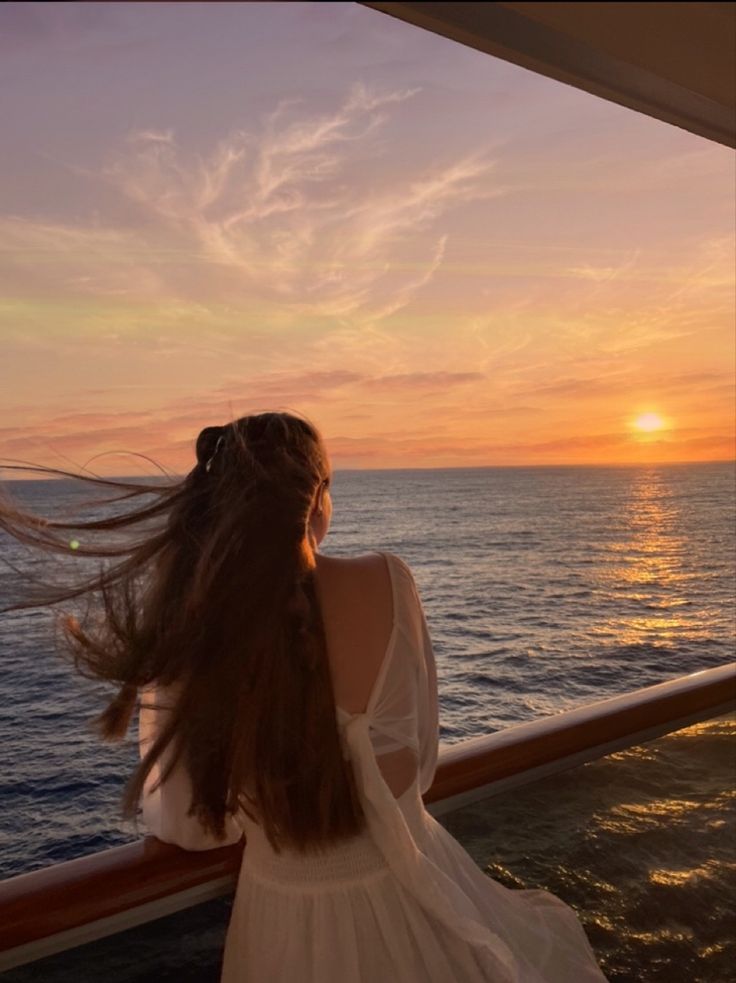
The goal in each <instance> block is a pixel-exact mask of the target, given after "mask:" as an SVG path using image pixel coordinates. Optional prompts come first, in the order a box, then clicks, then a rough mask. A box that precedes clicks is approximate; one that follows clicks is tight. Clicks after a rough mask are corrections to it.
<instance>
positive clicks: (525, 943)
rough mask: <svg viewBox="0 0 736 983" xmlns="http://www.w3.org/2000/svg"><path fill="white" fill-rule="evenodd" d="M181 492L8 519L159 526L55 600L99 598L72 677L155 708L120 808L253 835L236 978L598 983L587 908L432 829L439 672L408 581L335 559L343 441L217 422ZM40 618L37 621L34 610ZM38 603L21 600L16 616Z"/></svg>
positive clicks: (179, 834)
mask: <svg viewBox="0 0 736 983" xmlns="http://www.w3.org/2000/svg"><path fill="white" fill-rule="evenodd" d="M196 452H197V464H196V466H195V467H194V468H193V470H192V471H191V472H190V473H189V474H188V475H187V476H186V478H184V480H183V481H181V482H180V483H173V484H165V485H157V486H152V485H150V484H145V485H135V484H130V483H120V482H104V481H103V480H102V479H86V480H93V481H95V480H96V481H103V483H108V484H113V485H115V486H120V485H121V484H122V487H123V488H124V489H125V491H126V494H125V495H123V496H122V497H121V498H119V499H113V500H112V501H122V500H127V499H128V498H131V497H136V496H139V495H145V496H147V497H150V496H151V495H153V496H154V499H155V501H154V502H153V504H150V503H148V504H146V505H143V506H141V507H140V508H139V509H138V510H137V511H134V512H127V513H124V514H122V515H117V516H114V517H112V518H108V519H106V520H97V521H91V522H87V523H81V524H80V523H74V524H71V523H68V524H67V523H61V522H48V523H44V522H42V521H41V522H40V521H39V520H37V519H35V518H33V517H31V516H28V515H27V514H25V513H22V512H20V511H18V510H12V509H10V508H5V509H3V510H2V511H0V527H2V528H4V529H5V530H6V531H7V532H10V533H11V534H13V535H15V536H16V537H17V538H19V539H22V540H23V541H25V542H29V543H33V544H34V545H39V546H43V547H45V548H47V549H53V550H57V551H64V552H68V545H67V541H66V540H65V539H64V538H63V537H59V536H57V535H56V534H55V533H54V532H53V530H65V531H68V530H70V529H74V530H75V531H76V530H80V529H83V530H87V531H89V532H92V531H99V530H117V529H127V528H132V527H136V526H138V527H141V526H142V527H144V529H145V535H144V536H143V537H142V538H140V539H139V541H138V542H137V543H135V544H130V543H128V544H124V545H120V544H118V545H113V544H110V545H108V546H106V547H99V548H94V547H84V546H82V545H80V546H79V547H78V549H77V551H76V552H77V553H78V554H79V555H87V556H105V557H123V559H122V560H121V561H120V562H119V563H117V565H114V566H112V567H111V568H109V569H107V570H106V571H102V572H101V573H100V575H99V577H97V578H94V579H93V580H91V581H88V582H86V583H84V584H82V585H80V586H79V587H77V588H74V589H72V590H67V591H64V592H61V593H59V594H57V595H56V596H54V597H53V598H49V597H47V598H46V600H47V602H48V603H58V601H60V600H65V599H70V598H73V597H78V596H81V595H83V594H85V593H88V592H90V591H95V590H96V591H99V592H100V594H101V596H102V600H103V611H104V614H103V616H102V617H101V618H100V619H98V621H97V623H96V624H95V623H94V622H93V621H92V620H91V619H89V618H88V619H87V620H90V624H88V625H83V624H80V622H79V621H78V620H77V619H75V618H72V617H67V618H66V619H65V620H64V622H63V625H64V629H65V638H66V641H67V643H68V646H69V648H70V651H71V652H72V654H73V656H74V659H75V663H76V665H77V667H78V668H79V669H80V670H81V671H83V672H85V673H87V674H90V675H92V676H94V677H96V678H102V679H106V680H112V681H114V682H115V683H117V684H118V685H119V691H118V693H117V695H116V696H115V698H114V699H113V700H112V702H111V703H110V705H109V706H108V707H107V709H106V710H105V712H104V713H103V714H102V716H101V717H100V726H101V731H102V734H103V736H104V737H106V738H108V739H116V738H122V737H123V736H124V735H125V733H126V731H127V729H128V725H129V722H130V719H131V717H132V714H133V710H134V707H135V705H136V703H137V701H138V698H140V715H139V738H140V749H141V763H140V766H139V768H138V770H137V771H136V773H135V774H134V775H133V776H132V777H131V779H130V781H129V783H128V785H127V787H126V791H125V796H124V812H125V814H126V815H128V816H135V815H136V814H137V810H138V806H139V804H140V805H142V811H143V818H144V821H145V822H146V824H147V826H148V828H149V829H150V830H151V831H152V832H153V833H155V835H156V836H158V837H159V838H160V839H162V840H165V841H166V842H169V843H176V844H178V845H179V846H181V847H184V848H185V849H188V850H202V849H209V848H212V847H217V846H221V845H223V844H224V843H236V842H237V841H238V840H239V839H240V838H241V836H242V835H243V834H245V837H246V847H245V852H244V859H243V865H242V868H241V873H240V877H239V882H238V887H237V892H236V896H235V902H234V905H233V909H232V916H231V921H230V925H229V929H228V934H227V941H226V946H225V952H224V960H223V968H222V981H223V983H240V981H258V983H262V981H266V980H268V981H269V983H279V981H281V983H287V981H288V983H294V981H298V983H386V981H406V983H481V981H494V983H511V981H518V983H521V981H524V983H527V981H528V983H533V981H534V983H536V981H539V983H541V981H546V983H571V981H575V983H587V981H590V983H593V981H601V980H605V977H604V976H603V974H602V973H601V971H600V969H599V968H598V965H597V963H596V960H595V956H594V954H593V951H592V949H591V947H590V945H589V943H588V940H587V937H586V935H585V932H584V931H583V928H582V926H581V924H580V922H579V920H578V918H577V916H576V914H575V912H574V911H573V910H572V908H570V907H568V906H567V905H566V904H565V903H563V902H562V901H561V900H560V899H559V898H557V897H555V896H554V895H552V894H550V893H548V892H546V891H541V890H524V891H512V890H509V889H507V888H505V887H503V886H502V885H500V884H498V883H497V882H496V881H493V880H492V879H491V878H489V877H488V876H487V875H486V874H484V873H483V872H482V871H481V870H480V869H479V868H478V867H477V866H476V864H475V862H474V861H473V860H472V858H471V857H470V856H469V855H468V854H467V853H466V852H465V851H464V849H463V848H462V847H461V846H460V845H459V844H458V843H457V841H456V840H454V839H453V837H452V836H450V834H449V833H448V832H447V831H446V830H445V829H444V828H443V827H442V826H441V825H440V824H439V823H437V822H436V821H435V820H434V819H433V818H432V817H431V815H430V814H429V813H428V812H427V811H426V810H425V808H424V805H423V801H422V793H424V792H426V791H427V789H428V788H429V787H430V785H431V784H432V780H433V776H434V772H435V767H436V763H437V750H438V735H439V728H438V704H437V684H436V671H435V663H434V656H433V654H432V646H431V642H430V638H429V633H428V631H427V624H426V621H425V618H424V614H423V611H422V605H421V602H420V599H419V596H418V594H417V589H416V586H415V583H414V579H413V577H412V573H411V571H410V569H409V568H408V566H407V565H406V564H405V563H404V562H403V561H402V560H400V559H399V558H398V557H397V556H394V555H392V554H390V553H381V554H378V553H377V554H369V555H367V556H363V557H356V558H350V559H344V558H336V557H327V556H323V555H321V554H320V553H319V551H318V548H319V545H320V543H321V542H322V540H323V539H324V537H325V535H326V533H327V530H328V527H329V524H330V516H331V513H332V504H331V498H330V482H331V469H330V464H329V460H328V455H327V451H326V449H325V446H324V442H323V440H322V439H321V437H320V436H319V434H318V432H317V431H316V429H315V428H314V426H313V425H311V424H310V423H309V422H308V421H306V420H304V419H301V418H299V417H297V416H294V415H291V414H287V413H262V414H258V415H254V416H247V417H243V418H241V419H239V420H236V421H234V422H232V423H230V424H228V425H226V426H224V427H207V428H205V429H204V430H203V431H202V432H201V433H200V435H199V437H198V439H197V445H196ZM31 603H38V602H37V601H36V602H30V603H29V604H26V605H23V606H31ZM17 606H20V605H17Z"/></svg>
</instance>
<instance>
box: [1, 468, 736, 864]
mask: <svg viewBox="0 0 736 983" xmlns="http://www.w3.org/2000/svg"><path fill="white" fill-rule="evenodd" d="M5 487H6V488H7V489H8V490H9V491H10V493H11V494H12V495H13V496H14V498H15V500H16V501H18V502H19V503H20V504H21V505H23V506H24V507H26V508H28V509H30V510H31V511H33V512H34V513H35V514H37V515H41V516H46V517H49V516H52V515H54V514H55V513H56V512H58V510H59V509H62V508H64V507H67V506H69V505H70V504H71V503H72V502H74V501H75V500H79V499H80V498H84V499H88V498H91V497H94V495H95V494H96V491H95V489H94V488H93V486H90V485H88V484H82V483H79V484H76V483H74V482H72V481H67V480H64V481H20V482H12V483H10V482H9V483H7V485H6V486H5ZM80 488H81V491H80ZM735 488H736V471H735V466H734V464H733V463H731V462H723V463H720V462H719V463H707V464H677V465H651V466H639V465H637V466H628V467H528V468H524V467H513V468H468V469H465V468H457V469H438V470H393V471H339V470H338V471H336V472H335V474H334V479H333V487H332V492H333V503H334V514H333V521H332V526H331V529H330V532H329V534H328V536H327V537H326V539H325V540H324V542H323V544H322V547H321V550H322V552H324V553H326V554H331V555H336V556H337V555H352V554H358V553H363V552H369V551H374V550H385V551H389V552H392V553H396V554H398V555H399V556H400V557H402V558H403V559H404V560H405V561H406V562H407V563H408V564H409V565H410V567H411V568H412V570H413V571H414V575H415V578H416V581H417V585H418V588H419V593H420V596H421V598H422V601H423V604H424V608H425V612H426V616H427V621H428V624H429V628H430V633H431V637H432V640H433V645H434V650H435V655H436V660H437V666H438V682H439V691H440V720H441V740H442V741H443V742H444V743H448V744H449V743H454V742H456V741H461V740H463V739H465V738H468V737H471V736H476V735H479V734H483V733H487V732H489V731H494V730H498V729H500V728H504V727H508V726H510V725H511V724H515V723H518V722H521V721H526V720H531V719H534V718H537V717H541V716H544V715H547V714H552V713H555V712H558V711H560V710H564V709H568V708H571V707H575V706H580V705H583V704H586V703H590V702H594V701H596V700H601V699H605V698H606V697H609V696H614V695H618V694H621V693H626V692H629V691H631V690H635V689H638V688H640V687H643V686H649V685H652V684H654V683H659V682H662V681H664V680H667V679H672V678H674V677H676V676H681V675H684V674H686V673H691V672H695V671H697V670H700V669H705V668H708V667H711V666H717V665H722V664H724V663H726V662H729V661H731V660H732V659H733V658H734V641H735V638H736V597H735V593H734V592H735V585H736V521H735V519H736V496H735V494H734V493H735ZM103 491H104V489H103V490H102V491H101V492H100V494H102V492H103ZM0 559H5V560H8V561H9V562H10V563H12V564H13V565H14V566H16V567H18V568H19V569H22V570H24V571H27V572H28V573H29V574H31V575H34V576H35V575H38V574H39V573H40V572H41V571H42V570H43V571H44V572H45V571H46V570H47V567H45V566H44V565H43V563H42V561H41V559H40V558H39V557H37V556H35V555H34V554H33V553H32V552H30V551H29V550H28V548H26V547H22V546H20V545H19V544H17V543H16V542H15V541H14V540H9V539H8V537H7V536H3V534H1V533H0ZM45 562H46V561H44V563H45ZM80 563H81V564H82V565H83V564H84V563H89V561H85V560H83V559H81V558H80V557H78V556H75V555H74V554H73V553H72V551H70V557H69V559H68V560H67V559H63V560H59V561H56V562H55V563H54V565H53V568H52V569H53V570H55V571H56V572H57V575H58V576H59V577H63V576H64V575H65V571H69V570H72V571H73V572H74V573H75V574H77V573H78V572H79V569H78V568H77V567H76V566H75V565H76V564H80ZM17 589H18V578H17V575H16V574H15V573H14V572H13V570H12V569H10V568H9V567H8V566H7V565H6V564H0V603H4V602H5V601H6V598H8V597H10V596H15V593H14V592H16V591H17ZM107 692H108V690H107V688H106V687H105V686H104V685H102V684H99V683H96V682H92V681H90V680H86V679H82V678H80V677H78V676H76V675H75V674H74V673H73V672H72V670H71V669H70V668H69V666H68V664H67V663H65V662H64V661H62V659H60V657H59V656H58V654H57V653H56V652H55V646H54V637H53V614H52V612H51V611H50V610H48V609H45V610H29V611H21V612H13V613H10V614H5V615H0V746H1V747H2V770H1V772H0V804H1V809H0V877H8V876H11V875H13V874H16V873H20V872H23V871H28V870H33V869H35V868H38V867H43V866H47V865H49V864H53V863H58V862H60V861H64V860H69V859H72V858H74V857H77V856H81V855H84V854H89V853H94V852H96V851H99V850H102V849H105V848H107V847H110V846H115V845H119V844H121V843H126V842H130V841H132V840H134V839H136V838H138V836H139V835H140V834H139V832H137V831H136V830H135V829H134V828H133V824H132V823H128V822H123V821H122V820H121V819H120V818H119V815H118V813H119V809H118V803H119V798H120V794H121V791H122V788H123V784H124V781H125V779H126V777H127V776H128V775H129V774H130V771H131V769H132V768H133V766H134V764H135V762H136V760H137V756H138V750H137V745H136V743H135V741H134V740H133V729H131V738H130V739H129V740H128V741H127V742H126V743H124V744H122V745H109V744H101V743H100V742H98V741H97V739H96V738H95V737H94V736H93V734H92V733H91V731H90V729H89V721H90V720H91V719H92V718H93V717H94V716H96V714H97V713H99V711H100V709H101V708H102V706H103V705H104V701H105V696H106V694H107Z"/></svg>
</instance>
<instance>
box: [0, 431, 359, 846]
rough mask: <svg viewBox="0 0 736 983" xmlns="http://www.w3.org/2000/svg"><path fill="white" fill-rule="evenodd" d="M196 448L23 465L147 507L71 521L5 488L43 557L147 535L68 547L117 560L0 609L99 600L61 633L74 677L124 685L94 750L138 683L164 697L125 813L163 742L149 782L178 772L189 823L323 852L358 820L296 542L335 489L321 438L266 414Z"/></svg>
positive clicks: (306, 550)
mask: <svg viewBox="0 0 736 983" xmlns="http://www.w3.org/2000/svg"><path fill="white" fill-rule="evenodd" d="M196 455H197V464H196V465H195V467H194V468H193V469H192V470H191V471H190V472H189V474H187V475H186V477H184V478H183V479H181V480H174V481H163V482H161V481H158V482H155V483H151V482H150V481H149V482H148V483H137V482H130V481H117V480H111V479H105V478H100V477H96V476H95V477H91V476H89V475H83V474H71V473H69V472H66V471H61V470H59V469H54V468H41V467H33V468H27V467H26V468H22V469H21V470H32V471H37V472H43V473H47V474H54V475H57V476H59V475H61V476H67V477H74V478H78V479H80V480H84V481H90V482H94V483H96V484H102V485H107V486H112V487H115V488H117V489H120V490H122V491H123V492H124V494H122V495H119V496H118V497H116V498H111V499H106V500H104V502H102V503H95V504H104V505H109V504H112V503H117V502H121V501H127V500H129V499H136V498H139V497H140V496H146V497H148V498H149V501H148V502H147V503H146V504H144V505H141V506H140V507H139V508H137V509H136V510H134V511H129V510H126V511H123V512H122V513H121V514H118V515H113V516H111V517H107V518H103V519H93V520H89V521H86V522H69V523H67V522H62V521H58V520H55V521H51V520H46V519H42V518H39V517H37V516H34V515H32V514H30V513H28V512H26V511H23V510H21V509H20V508H18V507H16V506H15V505H14V504H13V503H12V501H11V500H10V498H9V496H7V495H6V496H5V497H4V499H3V501H0V529H3V530H4V531H5V532H7V533H9V534H10V535H12V536H13V537H15V538H16V539H17V540H19V541H21V542H23V543H26V544H28V545H32V546H34V547H39V548H41V549H43V550H45V551H48V552H54V553H61V554H64V555H66V556H69V555H70V541H69V539H68V533H69V532H70V531H72V530H73V531H75V532H76V531H82V530H84V531H85V533H87V532H89V533H92V532H94V533H98V532H100V531H107V532H113V534H114V535H117V532H118V531H119V530H126V531H130V530H133V531H138V532H142V533H143V535H142V536H139V537H138V540H137V541H136V542H130V541H127V542H123V543H120V542H117V543H116V542H108V543H106V544H101V545H99V544H97V545H85V544H83V543H74V544H73V546H74V547H75V548H74V550H73V553H74V555H76V556H87V557H105V558H117V560H118V562H116V563H113V564H112V565H109V566H108V569H104V568H103V569H101V570H100V573H99V574H98V575H97V576H95V577H92V578H91V579H87V580H86V581H84V582H82V583H78V584H76V585H75V586H74V587H72V588H65V589H61V590H55V591H54V592H50V590H49V588H48V585H45V588H44V592H43V593H42V595H41V596H36V597H33V596H31V597H30V598H29V599H26V600H24V601H22V602H20V603H15V604H12V605H11V606H9V607H6V608H4V609H3V610H4V611H12V610H18V609H21V608H27V607H38V606H41V605H51V604H57V603H60V602H63V601H67V600H71V599H73V598H76V597H81V596H83V595H90V596H93V597H95V596H98V595H99V596H100V597H101V600H102V610H101V611H100V609H99V606H98V610H97V611H96V613H94V614H93V615H92V616H90V613H89V608H88V613H87V615H86V616H85V618H84V619H83V622H81V623H80V621H79V619H78V618H76V617H74V616H71V615H68V614H67V615H65V616H62V618H61V622H60V624H61V628H62V633H61V634H62V639H63V644H62V653H64V654H67V655H71V658H72V660H73V663H74V665H75V667H76V668H77V670H78V671H79V672H81V673H82V674H83V675H85V676H89V677H91V678H94V679H102V680H107V681H110V682H114V683H116V684H118V687H119V689H118V691H117V693H116V694H115V695H114V697H113V698H112V699H111V701H110V703H109V705H108V706H107V708H106V709H105V710H104V711H103V713H102V714H101V715H100V716H99V717H98V718H97V721H96V722H97V726H98V729H99V732H100V734H101V736H102V737H103V739H106V740H122V739H123V738H124V737H125V735H126V733H127V731H128V727H129V724H130V720H131V717H132V715H133V712H134V709H135V706H136V701H137V694H138V690H139V689H140V688H143V687H147V686H149V685H151V684H157V685H159V686H161V687H171V689H170V690H169V692H170V693H174V694H175V698H174V700H173V705H172V706H171V713H170V714H169V715H168V718H167V723H166V724H165V725H164V726H163V727H162V729H161V730H160V732H159V734H158V736H157V738H156V740H155V741H154V742H153V744H152V745H151V747H150V749H149V751H148V752H147V754H146V755H145V756H144V758H143V759H142V761H141V763H140V765H139V767H138V768H137V770H136V771H135V772H134V774H133V775H132V776H131V777H130V779H129V781H128V783H127V785H126V787H125V790H124V794H123V815H124V816H126V817H127V818H135V817H136V815H137V809H138V803H139V800H140V797H141V795H142V793H143V789H144V783H145V780H146V777H147V776H148V774H149V772H150V771H151V768H152V767H153V766H154V764H155V763H156V761H157V760H158V759H159V758H160V757H161V755H162V754H163V753H164V751H166V749H167V748H169V746H171V752H170V755H169V760H168V762H167V767H166V769H165V770H164V771H163V774H162V776H161V781H165V780H166V778H167V777H168V775H169V774H170V772H171V769H173V767H174V766H175V765H177V764H180V765H181V766H183V767H185V768H186V770H187V772H188V774H189V777H190V779H191V784H192V802H191V808H190V810H189V815H193V816H196V817H197V818H198V819H199V821H200V823H201V824H202V826H203V827H204V829H206V830H208V831H209V832H211V833H213V834H214V835H215V836H217V837H218V838H223V837H224V835H225V819H226V817H227V816H228V815H233V814H235V813H236V812H237V811H238V810H239V809H243V810H244V811H245V812H246V814H247V815H249V816H250V817H251V818H252V819H254V820H255V821H257V822H259V823H260V824H261V825H262V827H263V829H264V832H265V833H266V835H267V836H268V839H269V841H270V843H271V845H272V846H273V848H274V849H275V850H277V851H280V850H281V848H283V847H288V848H293V849H296V850H299V851H302V852H310V851H314V850H320V849H324V848H326V847H327V846H329V845H330V844H331V843H334V842H337V841H338V840H342V839H344V838H347V837H349V836H353V835H355V834H356V833H358V832H360V831H361V830H362V829H363V828H364V826H365V818H364V815H363V812H362V809H361V806H360V802H359V799H358V796H357V791H356V788H355V782H354V778H353V774H352V771H351V769H350V766H349V764H348V763H347V762H346V761H345V759H344V758H343V755H342V750H341V746H340V740H339V734H338V729H337V721H336V717H335V701H334V693H333V688H332V680H331V676H330V670H329V663H328V661H327V652H326V643H325V634H324V626H323V623H322V618H321V613H320V608H319V603H318V600H317V594H316V590H315V584H314V569H315V560H314V551H313V544H312V542H311V540H310V536H309V534H308V521H309V515H310V510H311V508H312V505H313V503H314V500H315V495H316V492H317V490H318V488H319V486H320V484H322V483H325V484H327V483H329V481H330V479H331V472H330V466H329V462H328V458H327V454H326V451H325V447H324V443H323V440H322V438H321V437H320V435H319V433H318V431H317V430H316V428H315V427H314V425H313V424H311V423H310V422H308V421H307V420H305V419H301V418H300V417H298V416H295V415H293V414H290V413H260V414H257V415H252V416H245V417H242V418H241V419H238V420H235V421H233V422H231V423H229V424H227V425H225V426H224V427H221V426H217V427H205V428H204V430H202V431H201V433H200V434H199V436H198V438H197V442H196ZM151 496H153V502H151V501H150V497H151ZM87 504H89V503H87ZM62 531H64V532H66V533H67V537H64V536H63V535H59V533H61V532H62ZM82 538H85V537H82ZM153 787H154V788H155V787H156V786H155V785H154V786H153Z"/></svg>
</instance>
